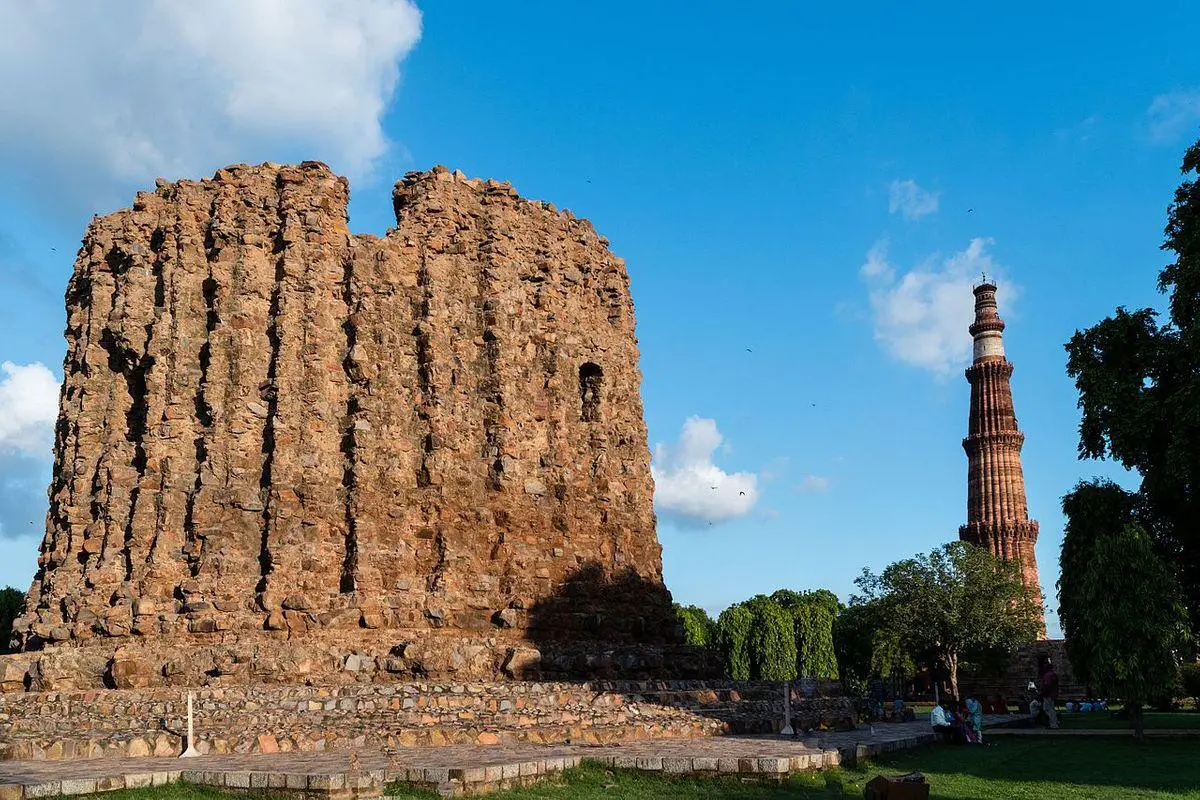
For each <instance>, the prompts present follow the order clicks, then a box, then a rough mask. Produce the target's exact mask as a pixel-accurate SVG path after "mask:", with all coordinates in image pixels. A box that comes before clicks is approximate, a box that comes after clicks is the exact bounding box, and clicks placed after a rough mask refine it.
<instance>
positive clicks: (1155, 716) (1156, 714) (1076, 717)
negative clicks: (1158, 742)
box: [1058, 709, 1200, 730]
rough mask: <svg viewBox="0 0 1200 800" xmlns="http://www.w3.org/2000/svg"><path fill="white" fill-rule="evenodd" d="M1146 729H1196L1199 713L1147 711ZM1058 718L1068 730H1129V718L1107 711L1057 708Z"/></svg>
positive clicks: (1199, 727)
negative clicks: (1068, 710)
mask: <svg viewBox="0 0 1200 800" xmlns="http://www.w3.org/2000/svg"><path fill="white" fill-rule="evenodd" d="M1144 716H1145V721H1146V730H1197V729H1200V714H1197V713H1196V712H1195V711H1147V712H1146V713H1145V714H1144ZM1058 720H1059V723H1060V724H1061V725H1062V727H1064V728H1066V729H1068V730H1129V729H1130V728H1129V720H1128V719H1121V718H1118V717H1113V716H1112V714H1110V713H1108V712H1107V711H1093V712H1090V713H1087V714H1080V713H1075V714H1067V713H1066V712H1064V711H1063V710H1061V709H1059V712H1058Z"/></svg>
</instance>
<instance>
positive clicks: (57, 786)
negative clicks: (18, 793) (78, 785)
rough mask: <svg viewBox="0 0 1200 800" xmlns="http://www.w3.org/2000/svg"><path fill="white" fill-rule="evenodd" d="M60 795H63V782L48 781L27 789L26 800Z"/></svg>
mask: <svg viewBox="0 0 1200 800" xmlns="http://www.w3.org/2000/svg"><path fill="white" fill-rule="evenodd" d="M60 794H62V782H61V781H46V782H45V783H35V784H31V785H29V786H26V787H25V800H32V798H34V797H56V796H58V795H60Z"/></svg>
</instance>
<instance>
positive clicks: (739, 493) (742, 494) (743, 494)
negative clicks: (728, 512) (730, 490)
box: [738, 492, 746, 497]
mask: <svg viewBox="0 0 1200 800" xmlns="http://www.w3.org/2000/svg"><path fill="white" fill-rule="evenodd" d="M738 495H740V496H741V497H745V496H746V493H745V492H738Z"/></svg>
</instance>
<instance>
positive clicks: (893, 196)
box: [888, 180, 942, 220]
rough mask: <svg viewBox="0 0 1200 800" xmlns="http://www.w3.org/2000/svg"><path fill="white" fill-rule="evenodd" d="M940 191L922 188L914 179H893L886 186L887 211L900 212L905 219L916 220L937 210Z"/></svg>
mask: <svg viewBox="0 0 1200 800" xmlns="http://www.w3.org/2000/svg"><path fill="white" fill-rule="evenodd" d="M941 195H942V193H941V192H930V191H927V190H925V189H922V188H921V187H920V186H918V185H917V182H916V181H914V180H907V181H901V180H895V181H892V183H891V185H890V186H889V187H888V213H889V214H896V213H899V214H901V215H902V216H903V217H904V218H905V219H907V220H918V219H920V218H921V217H924V216H928V215H929V214H933V213H935V212H936V211H937V210H938V202H939V198H940V197H941Z"/></svg>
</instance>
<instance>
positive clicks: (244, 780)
mask: <svg viewBox="0 0 1200 800" xmlns="http://www.w3.org/2000/svg"><path fill="white" fill-rule="evenodd" d="M225 786H227V787H229V788H230V789H249V788H250V773H249V772H226V773H225Z"/></svg>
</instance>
